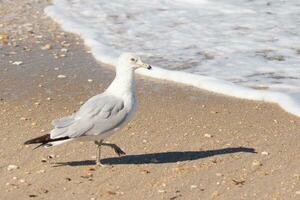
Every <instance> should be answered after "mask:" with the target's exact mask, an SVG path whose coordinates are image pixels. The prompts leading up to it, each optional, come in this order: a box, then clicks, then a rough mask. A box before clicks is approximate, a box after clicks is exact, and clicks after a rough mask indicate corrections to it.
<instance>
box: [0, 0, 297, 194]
mask: <svg viewBox="0 0 300 200" xmlns="http://www.w3.org/2000/svg"><path fill="white" fill-rule="evenodd" d="M47 4H48V3H45V2H42V1H34V0H24V1H21V0H16V1H5V0H4V3H1V7H0V14H1V18H0V20H1V21H0V30H1V31H0V32H1V33H2V34H3V33H5V34H7V35H8V36H9V37H10V39H9V44H3V45H0V91H1V93H0V124H1V131H0V145H1V149H2V150H1V151H0V199H133V200H134V199H170V200H174V199H205V200H206V199H226V200H227V199H228V200H229V199H230V200H232V199H259V200H260V199H268V200H269V199H284V200H286V199H300V159H299V158H300V155H299V149H300V145H299V144H300V142H299V139H300V135H299V130H300V120H299V118H297V117H295V116H292V115H289V114H287V113H285V112H284V111H282V110H281V109H280V108H279V107H278V106H276V105H271V104H266V103H261V102H252V101H244V100H240V99H234V98H229V97H225V96H221V95H216V94H213V93H209V92H206V91H201V90H198V89H194V88H191V87H186V86H182V85H177V84H173V83H170V82H164V81H155V80H149V79H146V80H145V79H142V78H141V77H137V79H138V80H137V96H138V101H139V106H138V110H137V113H136V115H135V117H134V119H133V121H132V122H130V124H129V125H128V126H126V127H125V128H124V130H122V131H121V132H119V133H117V134H115V135H113V136H112V137H111V138H109V140H110V141H111V142H113V143H116V144H118V145H119V146H121V147H122V148H123V149H124V150H125V151H126V152H127V155H126V156H123V157H120V158H118V157H116V155H114V153H113V151H112V150H111V149H104V153H103V155H104V158H103V162H104V163H106V164H109V165H110V166H109V167H105V168H99V167H95V166H94V159H95V155H96V147H95V145H94V144H93V143H79V142H77V143H76V142H74V143H69V144H66V145H62V146H58V147H55V148H50V149H44V148H39V149H37V150H32V149H33V146H24V145H23V144H22V143H23V142H24V141H25V140H27V139H30V138H32V137H35V136H39V135H41V134H45V133H46V132H47V131H49V130H50V129H51V125H50V122H51V120H52V119H55V118H58V117H62V116H64V115H67V114H70V113H72V112H73V111H75V110H77V109H78V108H79V106H80V103H81V102H84V101H85V100H87V99H88V98H89V97H91V96H93V95H95V94H97V93H100V92H101V91H103V90H104V89H105V87H106V86H107V85H108V84H109V82H110V81H111V80H112V79H113V76H114V74H113V71H111V70H110V68H103V67H100V66H99V63H96V61H95V60H94V59H93V58H92V56H91V55H90V54H89V53H87V52H86V50H85V48H84V46H83V44H82V41H80V40H79V39H78V37H77V36H74V35H72V34H68V33H62V32H61V30H59V28H58V27H57V25H55V24H54V23H53V22H52V21H51V20H50V19H48V18H45V17H44V16H43V14H42V13H43V12H42V8H43V7H45V6H46V5H47ZM2 16H4V17H2ZM30 24H31V25H30ZM24 25H25V26H24ZM4 43H5V42H4ZM0 44H1V41H0ZM47 44H51V46H52V48H51V49H49V50H41V47H43V46H45V45H47ZM69 44H70V46H69ZM63 48H66V49H68V52H67V53H65V52H63V51H61V49H63ZM61 55H65V56H61ZM15 61H22V62H23V63H22V64H21V65H16V63H15V64H12V63H14V62H15ZM58 75H65V76H66V78H63V79H59V78H57V76H58ZM88 79H92V80H93V81H92V82H89V81H88ZM254 149H255V151H256V152H257V153H253V152H254V151H253V150H254ZM9 165H16V166H17V167H18V169H12V170H10V171H9V170H8V166H9Z"/></svg>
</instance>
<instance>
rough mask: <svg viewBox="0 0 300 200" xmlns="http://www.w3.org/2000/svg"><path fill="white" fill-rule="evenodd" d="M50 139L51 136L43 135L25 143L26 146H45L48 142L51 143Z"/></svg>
mask: <svg viewBox="0 0 300 200" xmlns="http://www.w3.org/2000/svg"><path fill="white" fill-rule="evenodd" d="M50 140H51V139H50V134H46V135H42V136H40V137H37V138H33V139H31V140H27V141H26V142H24V144H25V145H26V144H38V143H42V144H45V143H47V142H49V141H50Z"/></svg>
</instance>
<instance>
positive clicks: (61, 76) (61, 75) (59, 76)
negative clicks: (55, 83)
mask: <svg viewBox="0 0 300 200" xmlns="http://www.w3.org/2000/svg"><path fill="white" fill-rule="evenodd" d="M57 78H61V79H63V78H67V76H66V75H63V74H60V75H58V76H57Z"/></svg>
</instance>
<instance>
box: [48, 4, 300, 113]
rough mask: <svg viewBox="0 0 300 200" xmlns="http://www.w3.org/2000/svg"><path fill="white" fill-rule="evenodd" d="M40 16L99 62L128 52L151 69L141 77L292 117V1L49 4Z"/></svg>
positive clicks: (298, 97) (297, 62) (297, 73)
mask: <svg viewBox="0 0 300 200" xmlns="http://www.w3.org/2000/svg"><path fill="white" fill-rule="evenodd" d="M45 13H46V14H47V15H48V16H50V17H51V18H53V19H54V20H55V21H56V22H58V23H59V24H61V26H62V27H63V29H64V30H66V31H70V32H73V33H77V34H79V35H80V36H81V37H82V38H83V39H84V41H85V44H86V45H87V46H89V47H90V48H91V50H92V53H93V55H94V56H95V58H96V59H98V60H99V61H101V62H104V63H107V64H115V62H116V59H117V57H118V56H119V55H120V54H121V52H124V51H130V52H136V53H139V54H140V55H141V56H142V57H143V58H144V60H146V61H147V62H148V63H150V64H152V65H153V66H155V67H154V68H153V70H151V71H144V70H139V71H138V73H141V74H143V75H146V76H151V77H155V78H161V79H167V80H171V81H176V82H179V83H184V84H188V85H192V86H195V87H198V88H202V89H206V90H210V91H213V92H217V93H222V94H225V95H230V96H234V97H239V98H244V99H252V100H262V101H267V102H273V103H277V104H279V105H280V106H281V107H282V108H283V109H285V110H286V111H288V112H290V113H292V114H295V115H298V116H300V1H299V0H277V1H265V0H259V1H257V0H256V1H255V0H218V1H216V0H152V1H146V0H126V1H125V0H110V1H106V0H54V2H53V5H52V6H49V7H47V8H46V9H45Z"/></svg>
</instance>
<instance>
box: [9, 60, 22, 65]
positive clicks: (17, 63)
mask: <svg viewBox="0 0 300 200" xmlns="http://www.w3.org/2000/svg"><path fill="white" fill-rule="evenodd" d="M12 64H13V65H17V66H20V65H22V64H23V62H22V61H15V62H13V63H12Z"/></svg>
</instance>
